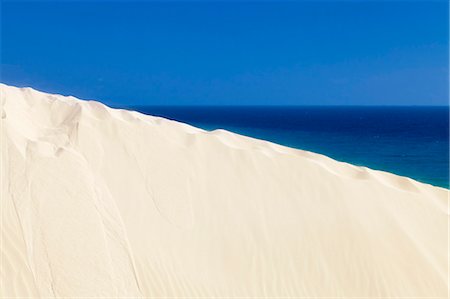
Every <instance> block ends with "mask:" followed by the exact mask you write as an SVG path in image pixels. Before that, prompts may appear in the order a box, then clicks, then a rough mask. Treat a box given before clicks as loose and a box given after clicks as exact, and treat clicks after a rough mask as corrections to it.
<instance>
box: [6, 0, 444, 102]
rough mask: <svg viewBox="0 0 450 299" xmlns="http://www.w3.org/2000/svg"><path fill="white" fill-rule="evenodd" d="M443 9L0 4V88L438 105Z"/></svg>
mask: <svg viewBox="0 0 450 299" xmlns="http://www.w3.org/2000/svg"><path fill="white" fill-rule="evenodd" d="M448 6H449V4H448V1H447V0H441V1H433V0H427V1H364V0H359V1H357V0H354V1H291V2H281V1H265V2H258V1H247V2H241V1H228V2H219V1H196V2H190V1H178V2H175V1H170V2H163V1H159V2H150V1H135V2H125V1H115V2H109V1H97V2H86V1H72V2H66V1H60V2H40V1H34V2H16V1H2V7H1V25H2V28H1V30H2V31H1V33H2V35H1V71H2V72H1V76H2V77H1V81H2V82H3V83H6V84H11V85H17V86H31V87H34V88H36V89H39V90H43V91H48V92H55V93H62V94H68V95H75V96H77V97H80V98H83V99H98V100H102V101H103V102H105V103H107V104H111V105H447V104H448V87H449V76H448V72H449V59H448V51H449V45H448V43H449V29H448V26H449V23H448V22H449V7H448Z"/></svg>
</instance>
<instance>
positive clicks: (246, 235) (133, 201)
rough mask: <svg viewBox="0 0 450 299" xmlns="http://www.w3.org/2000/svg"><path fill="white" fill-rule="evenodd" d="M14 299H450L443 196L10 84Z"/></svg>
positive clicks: (5, 211)
mask: <svg viewBox="0 0 450 299" xmlns="http://www.w3.org/2000/svg"><path fill="white" fill-rule="evenodd" d="M1 100H2V108H3V109H2V147H1V151H2V152H1V155H2V166H1V177H2V189H1V192H2V197H1V204H2V205H1V207H2V213H1V216H2V219H1V223H2V226H1V237H2V238H1V240H2V243H1V287H0V295H1V296H4V297H8V296H10V297H16V296H22V297H23V296H25V297H27V296H29V297H108V298H109V297H132V298H135V297H140V296H141V297H147V298H214V297H217V298H244V297H245V298H282V297H289V298H311V297H354V298H355V297H374V298H375V297H442V298H446V297H447V295H448V287H449V285H448V262H449V261H448V247H447V246H448V243H447V242H448V219H449V218H448V217H449V215H448V203H449V192H448V190H447V189H443V188H437V187H433V186H431V185H426V184H422V183H419V182H416V181H414V180H411V179H408V178H405V177H400V176H396V175H393V174H389V173H385V172H380V171H374V170H370V169H367V168H361V167H355V166H352V165H350V164H346V163H341V162H337V161H334V160H332V159H330V158H327V157H325V156H322V155H318V154H314V153H310V152H305V151H300V150H295V149H290V148H287V147H283V146H279V145H276V144H272V143H269V142H265V141H261V140H256V139H252V138H248V137H244V136H240V135H237V134H233V133H230V132H227V131H223V130H217V131H213V132H207V131H203V130H201V129H197V128H194V127H191V126H188V125H186V124H182V123H178V122H174V121H170V120H166V119H163V118H158V117H152V116H146V115H143V114H139V113H137V112H131V111H124V110H115V109H110V108H108V107H106V106H104V105H102V104H100V103H97V102H93V101H82V100H78V99H75V98H73V97H64V96H59V95H50V94H46V93H42V92H38V91H35V90H32V89H29V88H23V89H19V88H15V87H9V86H6V85H1Z"/></svg>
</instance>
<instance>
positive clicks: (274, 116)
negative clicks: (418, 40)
mask: <svg viewBox="0 0 450 299" xmlns="http://www.w3.org/2000/svg"><path fill="white" fill-rule="evenodd" d="M133 109H135V110H138V111H140V112H143V113H145V114H151V115H157V116H163V117H166V118H170V119H175V120H178V121H182V122H185V123H189V124H192V125H194V126H197V127H201V128H204V129H207V130H213V129H217V128H222V129H226V130H229V131H233V132H236V133H240V134H244V135H248V136H252V137H256V138H260V139H265V140H269V141H272V142H276V143H279V144H283V145H287V146H290V147H295V148H299V149H304V150H309V151H313V152H317V153H321V154H324V155H327V156H329V157H332V158H334V159H337V160H340V161H345V162H349V163H352V164H356V165H364V166H368V167H370V168H373V169H379V170H385V171H389V172H392V173H396V174H399V175H404V176H408V177H411V178H414V179H416V180H418V181H422V182H425V183H430V184H433V185H437V186H442V187H446V188H448V187H449V110H448V107H267V106H266V107H133Z"/></svg>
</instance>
